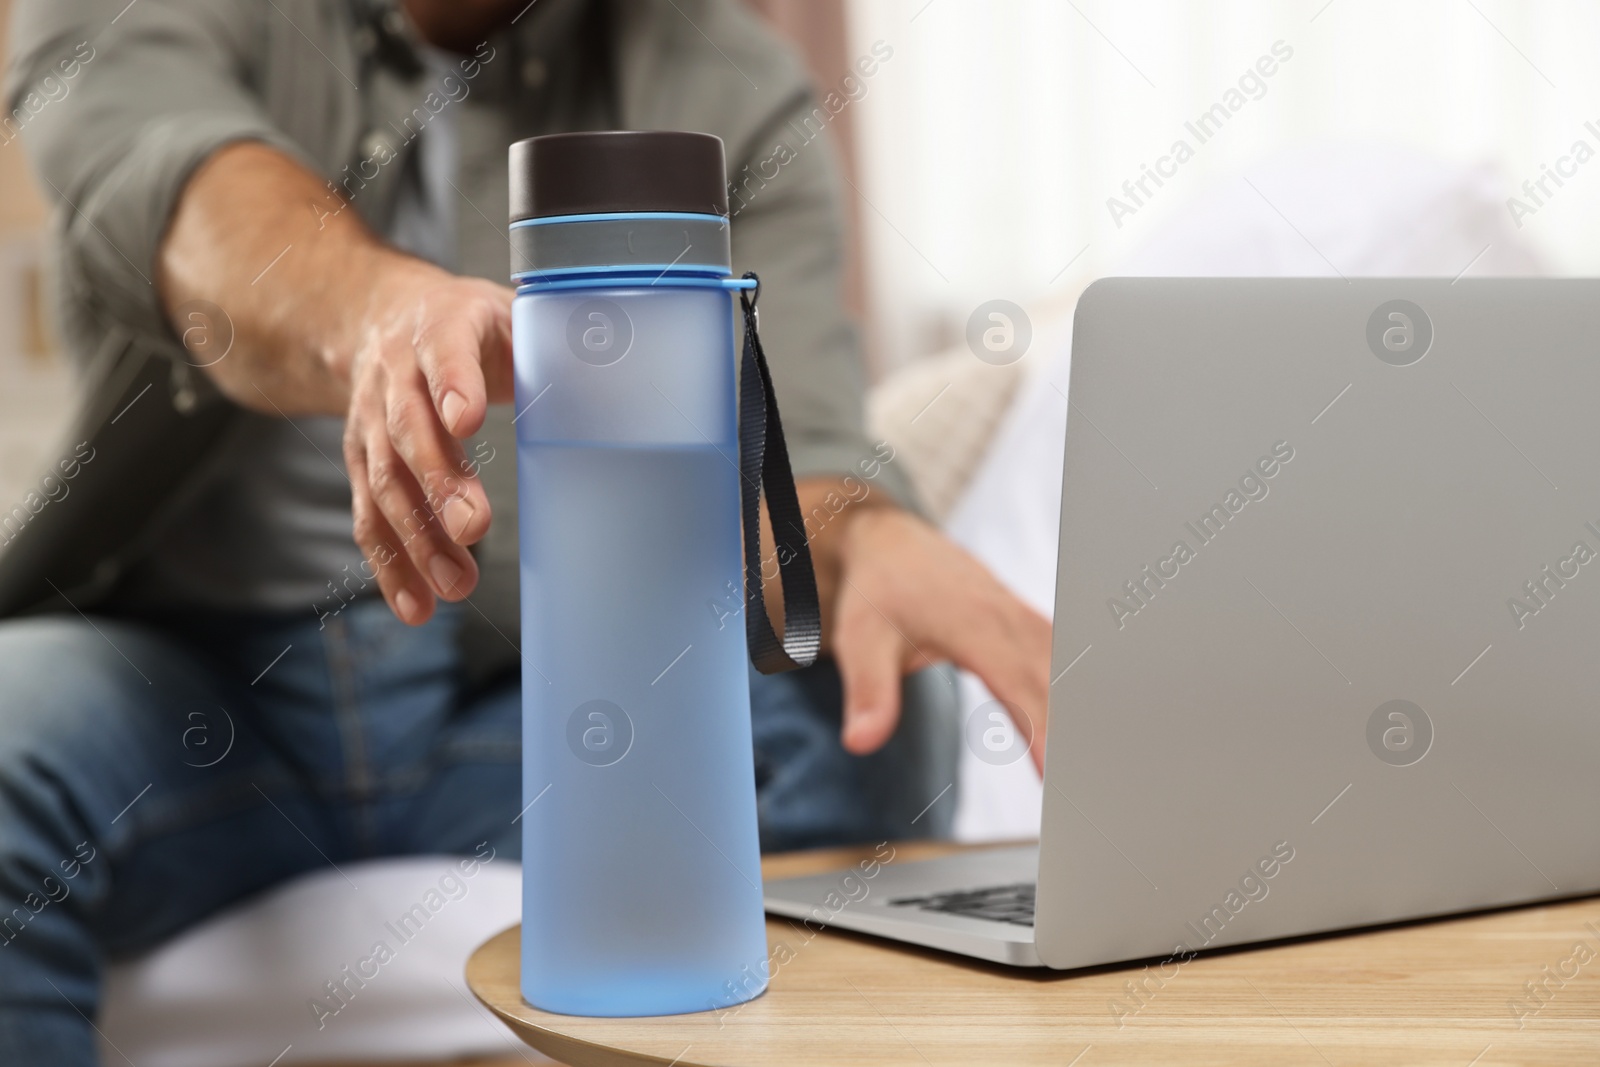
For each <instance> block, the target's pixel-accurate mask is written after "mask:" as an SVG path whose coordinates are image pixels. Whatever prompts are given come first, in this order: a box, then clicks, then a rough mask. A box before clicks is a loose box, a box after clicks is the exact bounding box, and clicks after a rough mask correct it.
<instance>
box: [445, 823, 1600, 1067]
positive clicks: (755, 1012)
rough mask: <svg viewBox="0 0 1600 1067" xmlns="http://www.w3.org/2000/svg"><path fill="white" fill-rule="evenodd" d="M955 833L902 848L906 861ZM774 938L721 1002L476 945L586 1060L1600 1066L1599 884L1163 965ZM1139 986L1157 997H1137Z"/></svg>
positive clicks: (935, 850) (773, 930)
mask: <svg viewBox="0 0 1600 1067" xmlns="http://www.w3.org/2000/svg"><path fill="white" fill-rule="evenodd" d="M955 847H958V846H951V845H928V844H924V845H916V846H913V845H900V846H897V850H896V855H895V860H896V861H904V860H908V859H914V858H921V857H923V856H928V855H935V854H939V853H941V852H945V851H949V850H951V849H953V848H955ZM871 851H872V850H871V849H862V850H859V851H857V850H832V851H827V852H811V853H799V854H790V855H784V856H778V857H771V858H768V859H767V860H766V861H765V863H764V864H763V871H764V872H765V874H766V875H767V876H768V877H788V876H792V875H798V874H810V873H816V872H820V871H827V870H832V869H842V868H844V867H847V866H849V865H851V864H853V863H855V862H857V861H858V860H859V859H862V858H864V857H866V856H867V855H869V854H870V853H871ZM767 940H768V944H769V946H770V947H771V948H772V950H773V953H774V961H775V962H777V966H776V970H775V974H774V976H773V980H772V983H771V986H770V988H769V989H768V991H767V992H766V993H765V994H764V995H763V996H761V997H759V998H757V999H756V1000H754V1001H751V1002H749V1003H746V1004H744V1005H742V1006H738V1007H734V1008H730V1009H727V1010H725V1011H720V1012H702V1013H698V1014H694V1015H677V1016H667V1017H659V1018H648V1019H586V1018H577V1017H572V1016H565V1015H552V1014H549V1013H547V1012H542V1011H539V1010H537V1009H535V1008H531V1007H529V1006H528V1005H527V1004H525V1003H523V1001H522V998H521V996H520V994H519V993H518V987H517V970H518V946H519V943H520V939H519V931H518V930H517V929H516V928H513V929H510V930H507V931H505V932H504V933H502V934H500V935H498V936H497V937H495V938H493V939H492V940H490V941H489V942H488V943H487V944H485V945H484V946H483V947H482V948H480V949H479V950H478V951H477V952H476V953H475V954H474V955H473V957H472V959H471V961H470V962H469V963H468V965H467V981H468V984H469V985H470V986H471V987H472V990H473V992H474V993H476V994H477V996H478V997H479V998H480V999H481V1000H482V1001H483V1002H484V1003H485V1004H486V1005H488V1006H489V1008H490V1009H492V1010H493V1011H494V1012H495V1014H497V1015H498V1016H499V1017H500V1018H501V1019H503V1020H504V1021H505V1022H506V1023H507V1024H508V1025H510V1026H511V1027H512V1029H513V1030H515V1031H516V1032H517V1034H518V1035H519V1036H521V1037H522V1038H523V1040H525V1041H527V1042H528V1043H529V1044H530V1045H532V1046H534V1047H535V1048H537V1049H539V1050H541V1051H543V1052H545V1053H546V1054H548V1055H550V1056H552V1057H554V1058H555V1059H558V1060H561V1061H563V1062H566V1063H569V1064H572V1065H573V1067H615V1065H623V1064H627V1065H632V1064H661V1065H667V1064H674V1065H678V1067H689V1065H691V1064H707V1065H709V1064H716V1065H740V1067H768V1065H771V1067H777V1065H790V1064H806V1065H816V1064H845V1063H849V1064H868V1065H884V1067H887V1065H890V1064H894V1065H900V1064H909V1065H917V1067H943V1065H951V1067H955V1065H967V1064H1003V1065H1006V1067H1024V1065H1031V1064H1041V1065H1042V1064H1050V1065H1052V1067H1108V1065H1112V1064H1157V1065H1163V1064H1201V1065H1205V1064H1216V1065H1219V1067H1220V1065H1254V1064H1272V1065H1280V1064H1309V1065H1326V1067H1344V1065H1346V1064H1349V1065H1356V1064H1362V1065H1366V1064H1408V1065H1410V1064H1425V1065H1439V1067H1507V1065H1511V1064H1541V1065H1543V1064H1573V1065H1579V1064H1581V1065H1584V1067H1595V1065H1597V1064H1600V899H1597V898H1588V899H1584V900H1579V901H1573V902H1567V903H1562V904H1555V905H1547V906H1539V907H1529V908H1517V909H1511V910H1506V911H1499V912H1493V913H1487V914H1480V915H1475V916H1470V917H1467V918H1463V919H1454V920H1447V921H1439V922H1427V923H1415V924H1409V925H1404V926H1397V927H1389V928H1386V929H1382V930H1375V931H1367V932H1363V933H1356V934H1346V935H1341V936H1335V937H1319V938H1312V939H1305V940H1301V941H1297V942H1292V943H1284V944H1278V945H1273V946H1270V947H1266V948H1258V949H1238V950H1232V951H1225V952H1218V953H1212V954H1210V955H1203V956H1200V957H1197V958H1196V959H1193V960H1191V961H1189V962H1187V963H1185V964H1183V965H1182V966H1181V967H1180V968H1178V969H1177V972H1176V974H1174V973H1173V970H1172V967H1171V966H1169V967H1168V968H1167V970H1166V972H1165V973H1166V975H1167V977H1165V978H1162V976H1161V975H1160V974H1159V973H1157V972H1156V971H1155V969H1154V968H1153V967H1152V968H1151V969H1150V971H1149V972H1148V974H1149V975H1150V976H1149V977H1147V970H1146V968H1145V967H1144V966H1142V965H1141V966H1133V967H1116V968H1102V969H1097V970H1093V971H1088V972H1084V971H1075V972H1048V971H1045V972H1036V971H1024V970H1012V969H1008V968H1004V967H999V966H991V965H988V964H984V963H979V962H976V961H972V960H967V959H964V958H961V957H957V956H952V955H947V954H943V953H937V952H931V951H923V950H920V949H915V948H910V947H904V946H899V945H895V944H893V943H891V942H886V941H880V940H877V939H874V938H868V937H863V936H858V935H854V934H850V933H845V932H841V931H823V932H820V933H811V932H810V931H807V930H805V929H804V928H802V927H800V926H799V925H798V924H795V923H791V922H790V921H788V920H785V919H772V920H769V922H768V924H767ZM1130 982H1131V983H1141V982H1142V983H1143V985H1144V986H1145V989H1146V990H1147V992H1145V993H1143V994H1142V995H1141V996H1139V997H1138V998H1135V997H1134V996H1132V995H1131V994H1130V993H1129V990H1128V983H1130ZM1116 1002H1120V1005H1121V1010H1122V1012H1123V1014H1122V1016H1121V1017H1120V1018H1119V1017H1118V1015H1117V1014H1116V1013H1115V1012H1114V1010H1113V1004H1114V1003H1116ZM1134 1009H1136V1010H1134Z"/></svg>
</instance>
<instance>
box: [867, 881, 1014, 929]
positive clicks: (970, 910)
mask: <svg viewBox="0 0 1600 1067" xmlns="http://www.w3.org/2000/svg"><path fill="white" fill-rule="evenodd" d="M1033 892H1034V883H1032V882H1018V883H1017V884H1016V885H995V886H988V887H986V888H983V889H960V890H955V891H953V892H948V893H934V894H932V895H930V896H925V897H901V898H899V899H898V900H891V901H889V903H890V904H891V905H893V906H897V907H906V908H920V909H922V910H923V911H939V912H944V913H945V914H946V915H964V916H966V917H967V918H969V919H988V920H990V921H991V922H998V923H1012V924H1013V925H1016V926H1032V925H1033Z"/></svg>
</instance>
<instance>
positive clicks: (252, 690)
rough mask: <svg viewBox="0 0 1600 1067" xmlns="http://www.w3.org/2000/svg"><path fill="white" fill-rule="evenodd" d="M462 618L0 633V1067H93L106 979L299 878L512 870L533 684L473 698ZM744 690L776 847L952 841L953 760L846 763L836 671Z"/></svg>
mask: <svg viewBox="0 0 1600 1067" xmlns="http://www.w3.org/2000/svg"><path fill="white" fill-rule="evenodd" d="M460 612H461V609H460V608H455V607H452V608H447V609H445V610H441V611H440V612H439V614H438V615H437V616H436V617H435V618H434V620H433V621H432V622H430V623H429V624H428V625H426V626H423V627H419V628H414V629H413V628H410V627H406V626H404V625H402V624H400V623H399V622H397V621H396V620H395V619H394V618H393V616H392V615H390V614H389V611H388V609H387V608H386V607H385V606H384V605H383V604H382V603H381V602H378V601H372V602H362V603H356V604H352V605H350V606H348V607H346V608H345V609H344V610H343V611H342V612H341V613H340V614H339V615H337V616H331V617H329V618H327V619H326V620H324V623H325V624H324V625H322V626H320V627H319V624H318V623H317V622H316V621H315V620H312V621H309V622H308V621H305V620H304V619H303V618H302V617H299V616H295V617H292V618H290V617H279V616H261V615H246V616H237V615H208V616H203V617H194V616H189V617H185V618H182V619H172V620H167V621H164V622H156V621H150V620H144V621H135V620H127V619H114V618H104V617H95V618H92V619H90V618H84V617H79V616H53V617H42V618H35V619H23V620H14V621H10V622H5V623H3V624H0V1064H5V1065H7V1067H10V1065H13V1064H15V1065H18V1067H23V1065H30V1067H31V1065H34V1064H48V1065H52V1067H89V1065H91V1064H93V1063H94V1062H95V1051H94V1042H93V1031H92V1029H91V1026H90V1022H89V1020H90V1019H91V1018H93V1016H94V1013H95V1010H96V1006H97V998H98V975H99V967H100V964H101V961H102V960H103V959H105V958H107V957H108V956H109V957H114V956H118V955H125V954H129V953H134V952H138V951H140V950H142V949H146V948H148V947H150V946H152V945H154V944H156V943H157V942H159V941H161V940H163V939H165V938H167V937H170V936H171V935H173V934H175V933H177V932H178V931H180V930H182V929H183V928H184V927H186V926H188V925H189V924H191V923H194V922H196V921H197V920H199V919H202V918H204V917H205V916H207V915H209V914H211V913H212V912H215V911H216V910H218V909H219V908H222V907H224V906H225V905H227V904H230V903H232V902H234V901H237V900H239V899H241V898H243V897H245V896H247V895H249V894H251V893H255V892H257V891H259V890H262V889H265V888H267V887H269V886H271V885H273V884H275V883H277V882H279V881H282V880H283V879H285V878H288V877H290V876H292V875H295V874H299V873H301V872H304V871H308V870H312V869H315V868H318V867H323V866H327V865H330V864H333V865H342V864H344V863H347V862H351V861H355V860H358V859H362V858H365V857H374V856H385V855H396V854H407V853H441V852H446V853H447V852H460V853H470V852H471V851H472V850H473V849H474V848H475V847H476V846H477V845H478V844H479V843H480V842H484V841H487V842H489V843H490V844H491V845H492V846H493V847H494V848H495V849H496V850H497V851H498V852H499V853H500V854H501V855H506V856H515V855H517V854H518V852H519V849H520V835H519V833H518V832H517V831H518V828H517V827H516V826H515V825H514V824H513V822H512V820H513V818H514V817H515V816H516V815H517V813H518V811H519V810H520V807H521V795H520V778H521V755H520V745H519V736H520V733H521V727H520V717H521V707H520V700H519V694H518V687H517V682H516V679H515V678H509V679H507V680H505V681H503V682H502V683H500V684H498V685H493V686H490V687H488V688H485V689H483V690H481V691H470V690H469V689H468V688H466V686H465V684H464V682H463V680H462V679H463V672H462V670H461V664H460V661H459V656H458V653H457V651H456V648H457V642H456V640H455V635H456V632H457V630H458V629H459V625H460V621H461V614H460ZM751 687H752V705H753V714H754V724H755V746H756V767H757V784H758V804H759V812H760V824H761V839H762V844H763V846H764V847H765V848H767V849H769V850H773V849H782V848H793V847H800V846H810V845H824V844H837V843H842V842H848V841H861V840H877V839H884V838H890V837H894V838H904V837H908V836H920V835H923V834H932V833H938V832H941V831H942V830H943V829H944V828H946V827H947V826H948V822H949V815H948V813H949V811H951V810H952V809H953V806H954V805H953V802H951V800H950V798H949V797H948V796H947V797H945V798H944V799H943V800H942V801H941V802H940V803H938V804H937V805H935V806H934V807H933V808H932V809H930V810H929V811H928V812H926V813H925V814H920V815H919V813H918V811H917V809H920V808H923V807H924V806H925V805H927V804H928V802H929V801H930V800H932V799H933V798H934V793H935V792H936V791H937V790H938V788H939V786H938V785H937V784H930V783H933V782H934V781H935V780H936V779H938V778H940V777H943V776H944V775H945V774H947V773H949V772H948V770H947V769H944V768H948V767H949V766H950V765H953V762H954V760H953V753H952V754H951V757H952V758H949V759H944V758H943V757H940V758H939V759H938V760H937V761H936V762H937V763H939V764H941V769H939V770H937V771H934V772H932V777H930V772H929V770H928V762H929V761H928V758H927V749H926V740H925V739H924V740H921V741H919V740H918V736H919V735H918V731H916V730H908V731H903V732H902V734H901V735H898V736H897V738H896V739H895V741H893V742H891V743H890V745H889V746H887V747H886V748H885V749H884V750H883V751H882V752H880V753H877V754H875V755H874V756H872V757H868V758H857V757H852V756H849V755H847V754H845V753H844V752H843V750H842V749H840V747H839V744H838V740H837V738H838V729H839V715H840V699H839V682H838V675H837V673H836V672H835V671H834V670H833V669H832V667H831V665H820V666H818V667H816V668H813V669H811V670H810V671H805V672H798V673H796V674H791V675H780V676H775V677H762V676H759V675H752V680H751ZM941 732H943V731H941Z"/></svg>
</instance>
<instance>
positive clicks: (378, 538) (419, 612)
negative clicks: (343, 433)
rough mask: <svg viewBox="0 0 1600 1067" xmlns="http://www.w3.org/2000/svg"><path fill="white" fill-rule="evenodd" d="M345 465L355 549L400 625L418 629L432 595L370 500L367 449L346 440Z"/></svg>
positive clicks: (430, 612)
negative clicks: (348, 473) (348, 477)
mask: <svg viewBox="0 0 1600 1067" xmlns="http://www.w3.org/2000/svg"><path fill="white" fill-rule="evenodd" d="M345 466H346V467H347V468H348V470H349V472H350V490H351V493H350V509H351V513H352V516H353V518H354V520H355V523H354V535H355V542H356V547H358V548H360V549H361V555H362V557H363V558H364V559H365V560H366V566H367V567H368V568H370V569H371V570H372V571H374V572H375V574H376V577H377V579H378V588H379V589H380V590H382V591H383V599H384V600H385V601H387V602H388V604H389V609H390V610H391V611H393V612H394V613H395V616H396V617H397V618H399V620H400V621H401V622H403V623H406V624H408V625H411V626H420V625H422V624H423V623H425V622H427V621H428V620H429V619H430V618H432V617H433V592H432V590H431V589H430V588H429V587H428V583H427V581H426V580H425V579H424V578H423V577H422V575H421V573H419V572H418V571H417V569H416V567H415V566H413V565H412V563H411V559H410V557H408V556H407V555H406V554H405V552H403V551H401V549H400V547H399V539H398V538H397V537H395V533H394V529H393V527H391V526H390V525H389V520H388V519H386V518H384V517H383V512H382V511H380V510H379V509H378V506H377V504H376V503H375V502H374V501H373V499H372V490H371V488H370V486H369V483H368V478H369V474H368V470H367V459H366V449H365V448H363V447H362V446H360V445H359V444H356V443H354V442H351V441H347V442H346V444H345Z"/></svg>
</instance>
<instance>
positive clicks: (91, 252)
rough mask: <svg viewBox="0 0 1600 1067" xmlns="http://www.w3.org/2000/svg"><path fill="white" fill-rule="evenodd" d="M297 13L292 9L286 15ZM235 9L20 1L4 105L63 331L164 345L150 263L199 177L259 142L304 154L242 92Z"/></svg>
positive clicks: (176, 1) (196, 0) (234, 0)
mask: <svg viewBox="0 0 1600 1067" xmlns="http://www.w3.org/2000/svg"><path fill="white" fill-rule="evenodd" d="M291 6H295V5H291ZM263 8H265V5H250V4H247V3H244V2H241V0H137V2H136V3H134V4H126V0H19V3H18V5H17V8H16V11H15V14H14V17H13V20H12V28H11V31H12V32H11V55H10V57H9V71H10V73H9V75H8V77H7V80H6V84H5V95H6V101H7V104H8V106H9V108H10V109H11V111H12V112H13V114H14V115H15V114H18V113H20V114H23V115H26V116H27V118H26V121H25V122H24V123H22V124H20V129H19V130H18V131H17V132H18V136H20V138H21V140H22V141H23V143H24V144H25V145H26V147H27V151H28V155H29V157H30V159H31V161H32V163H33V166H34V168H35V171H36V173H37V174H38V176H39V178H40V180H41V184H42V186H43V187H44V191H45V193H46V195H47V197H49V198H50V199H51V200H52V201H53V202H54V204H55V207H56V226H57V236H58V240H57V242H56V246H57V249H58V253H57V254H58V257H59V258H58V262H57V264H56V266H57V270H58V272H59V276H60V278H59V281H60V286H61V299H62V303H63V310H64V313H65V317H66V318H67V319H68V320H69V321H68V322H67V323H65V324H64V325H65V326H66V327H67V329H68V332H69V335H70V334H77V333H80V332H81V330H82V329H83V327H84V326H85V324H84V323H82V322H73V321H70V320H73V319H77V318H79V317H82V316H87V317H89V318H90V319H91V320H93V321H95V322H96V323H98V324H99V326H100V327H101V328H102V329H103V328H105V327H107V326H110V325H113V324H115V325H118V326H121V327H123V328H125V329H127V330H129V331H130V332H132V333H133V334H134V335H136V336H142V337H144V338H146V339H148V340H152V341H156V342H158V343H159V342H166V343H165V345H163V347H166V348H169V349H170V348H172V347H173V344H172V335H171V332H170V330H169V328H168V326H167V324H166V321H165V317H164V315H163V312H162V309H161V305H160V301H159V299H158V296H157V293H156V287H155V285H154V279H155V277H156V273H155V272H156V266H155V264H156V255H157V252H158V249H159V246H160V243H161V241H162V239H163V237H164V235H165V232H166V228H167V224H168V221H169V220H170V218H171V215H172V211H173V207H174V205H175V203H176V201H177V198H178V195H179V193H180V191H181V190H182V188H183V185H184V183H185V182H186V181H187V180H188V178H189V176H190V175H191V174H192V173H193V172H194V170H195V168H196V167H197V166H199V164H200V163H201V162H202V161H204V160H205V159H206V158H207V157H208V156H209V155H211V154H212V153H213V152H215V151H216V150H217V149H219V148H220V147H222V146H223V145H226V144H228V143H230V142H235V141H241V140H255V141H263V142H266V143H269V144H272V145H274V146H276V147H279V148H281V149H283V150H284V151H286V152H290V153H292V154H295V155H297V156H299V155H300V153H299V152H298V150H297V149H296V147H295V145H294V144H293V142H292V141H291V140H290V139H289V138H288V137H287V136H285V135H284V134H283V133H282V132H281V131H280V130H278V129H277V128H275V127H274V126H273V124H272V123H271V121H270V120H269V119H268V117H267V114H266V111H265V109H264V108H263V106H262V104H261V101H260V100H259V99H258V98H257V96H256V95H255V94H254V92H253V91H252V84H251V83H252V81H253V80H255V74H256V72H254V71H252V69H251V61H252V55H253V54H254V53H253V52H252V49H251V41H252V39H253V35H254V38H255V39H257V40H259V34H261V33H262V32H263V29H262V27H261V25H260V23H261V14H260V12H261V10H262V9H263Z"/></svg>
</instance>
